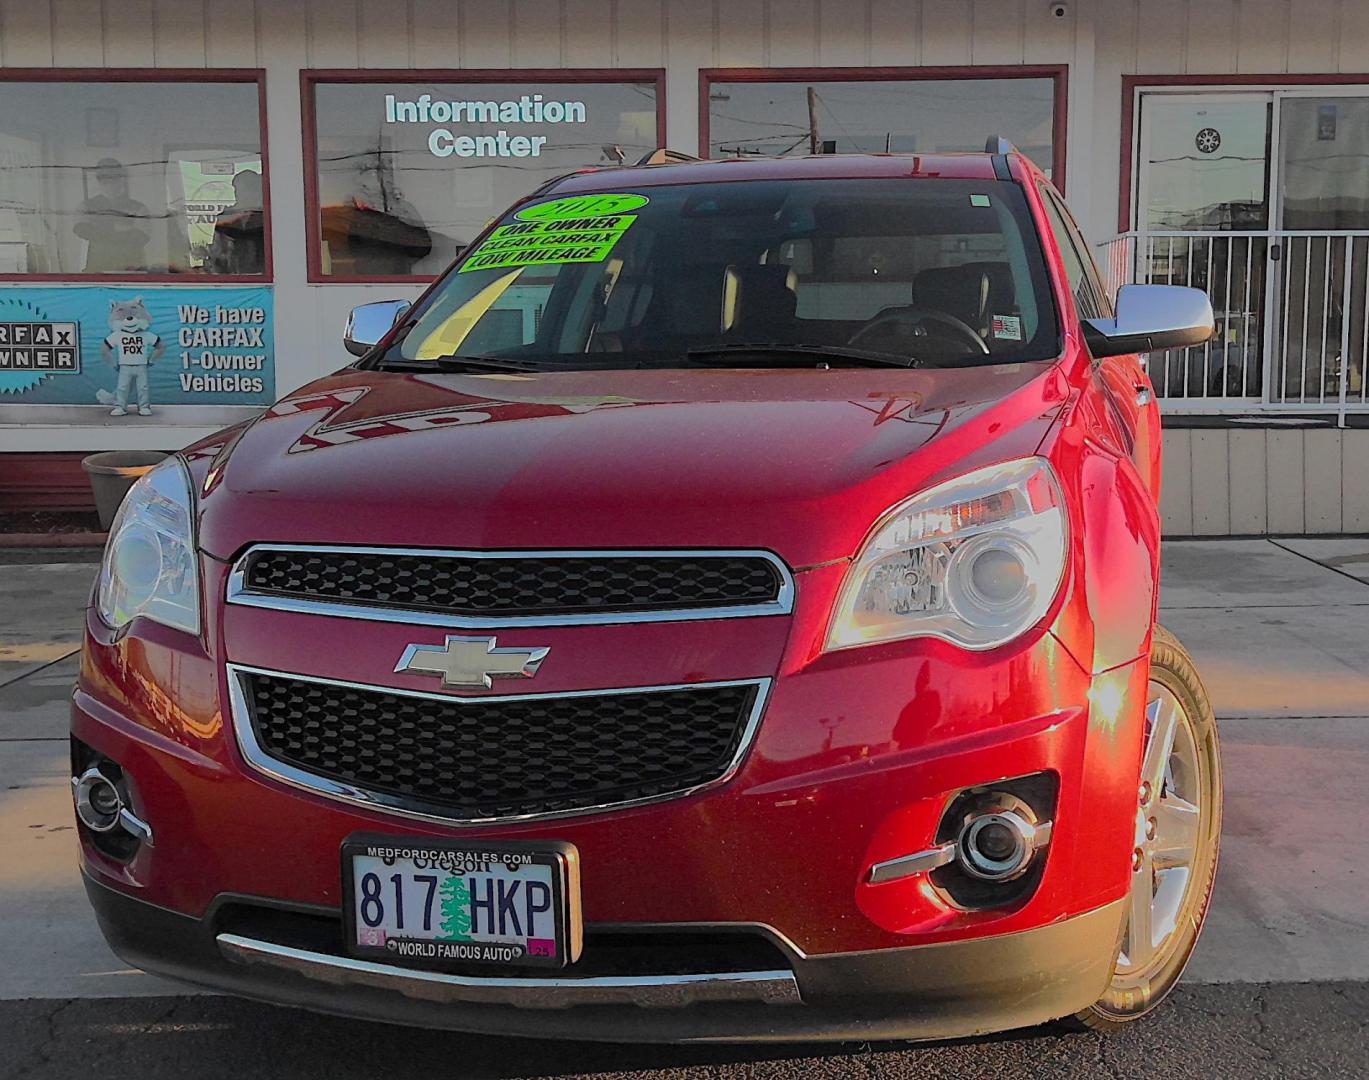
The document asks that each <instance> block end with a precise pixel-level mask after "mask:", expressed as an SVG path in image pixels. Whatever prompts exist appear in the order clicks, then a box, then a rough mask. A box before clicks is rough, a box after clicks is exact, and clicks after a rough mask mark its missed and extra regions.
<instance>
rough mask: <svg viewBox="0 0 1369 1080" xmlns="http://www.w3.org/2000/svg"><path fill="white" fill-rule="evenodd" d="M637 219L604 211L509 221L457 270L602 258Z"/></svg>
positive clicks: (487, 238) (496, 230) (577, 261)
mask: <svg viewBox="0 0 1369 1080" xmlns="http://www.w3.org/2000/svg"><path fill="white" fill-rule="evenodd" d="M605 197H606V198H622V197H623V196H605ZM632 197H635V198H640V196H632ZM557 201H559V202H576V201H581V200H574V199H561V200H557ZM642 201H643V202H645V201H646V200H645V199H643V200H642ZM545 205H550V204H545ZM533 209H538V208H537V207H534V208H533ZM519 216H520V217H521V215H519ZM636 220H637V218H636V215H634V214H607V215H597V216H593V217H565V218H563V217H557V218H555V219H552V220H545V221H543V220H538V221H515V222H513V223H512V224H509V225H500V226H499V227H498V228H497V229H495V230H494V231H493V232H492V233H490V235H489V236H487V237H486V238H485V240H484V242H483V243H482V244H480V246H479V247H477V248H476V249H475V250H474V251H472V252H471V253H470V255H468V256H467V257H466V261H465V262H463V263H462V264H461V268H460V270H458V271H457V272H458V273H462V274H464V273H466V272H467V271H470V270H495V269H499V268H501V267H508V266H554V265H559V264H561V263H597V262H603V261H604V260H605V259H607V258H608V255H609V252H611V251H612V250H613V248H614V245H615V244H617V243H618V241H619V240H621V239H622V237H623V233H625V232H627V231H628V229H630V228H631V227H632V223H633V222H634V221H636Z"/></svg>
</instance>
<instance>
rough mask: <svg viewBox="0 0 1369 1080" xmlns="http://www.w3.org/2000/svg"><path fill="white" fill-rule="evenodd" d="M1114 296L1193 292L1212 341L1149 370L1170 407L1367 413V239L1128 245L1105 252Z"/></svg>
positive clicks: (1194, 235) (1130, 239)
mask: <svg viewBox="0 0 1369 1080" xmlns="http://www.w3.org/2000/svg"><path fill="white" fill-rule="evenodd" d="M1102 256H1103V257H1102V259H1101V262H1102V265H1103V269H1104V274H1105V277H1106V279H1107V284H1108V287H1109V289H1110V290H1112V291H1113V292H1114V294H1115V292H1116V290H1117V289H1118V288H1119V287H1121V286H1122V285H1124V284H1127V283H1129V282H1143V283H1153V284H1171V285H1191V286H1194V287H1196V288H1200V289H1203V290H1205V291H1206V292H1207V293H1208V295H1209V296H1210V297H1211V298H1212V308H1213V312H1214V314H1215V315H1216V321H1217V333H1216V334H1215V335H1214V336H1213V338H1212V340H1211V341H1209V342H1207V343H1206V344H1204V345H1201V346H1194V347H1193V348H1189V349H1173V350H1169V351H1167V352H1162V353H1156V354H1154V355H1152V356H1151V358H1150V370H1151V378H1152V381H1153V382H1154V383H1155V388H1156V392H1157V393H1158V394H1159V395H1160V396H1161V397H1162V398H1164V399H1165V401H1166V406H1167V407H1168V408H1169V409H1171V410H1174V409H1176V408H1198V409H1208V410H1211V409H1223V410H1230V409H1244V410H1249V409H1250V408H1252V407H1254V408H1259V409H1262V410H1288V409H1296V410H1301V411H1336V412H1339V413H1340V414H1341V415H1342V416H1343V415H1344V414H1345V412H1346V411H1348V410H1361V409H1365V408H1369V232H1349V231H1346V232H1301V231H1287V230H1273V231H1263V232H1220V233H1217V232H1207V233H1203V232H1155V233H1126V234H1123V235H1121V236H1119V237H1117V238H1116V239H1114V240H1112V241H1110V242H1109V243H1107V244H1104V245H1102Z"/></svg>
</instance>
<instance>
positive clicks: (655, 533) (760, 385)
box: [187, 364, 1066, 567]
mask: <svg viewBox="0 0 1369 1080" xmlns="http://www.w3.org/2000/svg"><path fill="white" fill-rule="evenodd" d="M1065 386H1066V384H1065V381H1064V379H1063V376H1062V374H1061V372H1060V370H1059V369H1058V368H1057V367H1055V366H1054V365H1050V364H1015V365H1003V366H999V367H979V368H971V369H963V370H903V369H890V370H884V369H835V370H819V369H804V370H797V371H796V370H718V369H705V370H699V371H691V370H668V371H663V370H657V371H637V370H624V371H588V372H559V373H545V374H543V373H538V374H530V375H522V374H519V375H511V376H510V375H465V374H451V375H446V374H421V375H413V374H397V373H392V372H376V371H361V370H355V369H349V370H345V371H343V372H339V373H337V374H335V375H332V376H329V377H327V378H325V379H321V380H319V381H318V382H315V383H312V384H310V385H308V386H306V387H304V388H303V389H301V390H299V391H297V392H296V393H294V394H292V395H290V396H289V397H287V398H285V399H284V400H282V401H281V402H279V403H278V404H276V405H274V406H273V407H271V408H270V409H269V410H267V411H266V413H265V414H263V415H262V416H261V417H260V418H258V419H257V420H256V421H254V422H252V423H251V424H248V425H245V426H243V427H241V428H238V429H232V430H231V431H230V432H228V433H223V434H221V435H220V436H217V437H213V438H211V439H208V440H205V441H204V442H203V443H200V444H198V445H196V446H194V447H191V448H190V450H189V451H187V457H188V459H189V460H190V462H191V465H192V468H193V470H194V472H195V474H196V480H197V484H198V486H199V487H200V494H201V498H200V522H199V527H200V532H199V536H200V545H201V547H202V548H203V549H204V550H205V551H206V552H207V553H208V554H210V555H212V556H215V557H217V558H221V559H226V558H231V557H232V556H233V555H234V554H235V553H236V552H238V551H239V550H240V549H241V548H242V547H243V546H245V545H246V544H249V543H253V542H264V541H275V542H283V543H332V544H365V545H382V546H400V545H403V546H410V545H411V546H422V547H446V548H472V549H514V548H523V549H531V548H541V549H546V548H571V549H575V548H578V549H587V548H600V549H602V548H617V549H627V548H695V547H706V548H766V549H769V550H772V551H775V552H777V553H778V554H780V555H781V556H782V557H783V558H784V559H786V560H787V561H788V562H789V563H790V565H792V566H795V567H804V566H810V565H813V564H816V563H821V562H825V561H829V560H833V559H841V558H847V557H850V556H851V555H852V554H853V553H854V552H855V549H856V548H857V547H858V545H859V543H860V541H861V539H862V537H863V536H864V535H865V534H866V532H867V531H868V530H869V528H870V526H871V525H872V524H873V522H874V521H875V519H876V518H877V517H878V516H879V515H880V513H881V512H883V511H884V510H885V509H887V508H888V507H889V506H890V505H892V504H893V503H895V502H897V501H898V500H900V499H902V498H904V497H906V496H907V495H908V494H910V493H911V492H913V491H916V490H918V489H919V488H920V487H922V486H925V485H926V484H927V483H928V482H931V481H934V480H936V479H939V478H940V477H942V476H945V475H949V474H954V473H955V472H959V471H962V470H963V469H966V468H972V467H974V466H975V465H977V464H983V463H985V462H988V461H993V460H1002V459H1005V458H1008V457H1013V456H1018V455H1022V454H1030V453H1032V452H1034V451H1035V449H1036V448H1037V446H1039V445H1040V442H1041V439H1042V438H1043V437H1044V435H1045V433H1046V430H1047V427H1048V425H1049V423H1050V421H1051V420H1052V419H1053V418H1054V417H1055V416H1056V415H1057V414H1058V413H1059V411H1060V406H1061V404H1062V402H1063V399H1064V395H1065Z"/></svg>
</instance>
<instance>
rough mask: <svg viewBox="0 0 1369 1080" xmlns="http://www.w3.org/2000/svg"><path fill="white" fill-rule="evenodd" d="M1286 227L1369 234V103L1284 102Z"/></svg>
mask: <svg viewBox="0 0 1369 1080" xmlns="http://www.w3.org/2000/svg"><path fill="white" fill-rule="evenodd" d="M1280 110H1281V111H1280V115H1279V136H1280V138H1279V141H1280V143H1281V144H1282V146H1281V151H1282V160H1281V162H1280V170H1279V175H1280V177H1281V181H1282V187H1283V227H1284V228H1285V229H1303V230H1308V231H1319V230H1326V229H1369V98H1362V97H1351V98H1300V97H1286V98H1284V99H1283V101H1282V102H1280Z"/></svg>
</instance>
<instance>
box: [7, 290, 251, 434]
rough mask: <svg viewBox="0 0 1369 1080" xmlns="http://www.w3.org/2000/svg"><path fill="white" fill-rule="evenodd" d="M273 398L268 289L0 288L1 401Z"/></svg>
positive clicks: (118, 405)
mask: <svg viewBox="0 0 1369 1080" xmlns="http://www.w3.org/2000/svg"><path fill="white" fill-rule="evenodd" d="M274 398H275V347H274V342H273V340H272V309H271V290H270V289H269V288H266V287H256V286H254V287H250V288H230V287H215V288H182V287H181V286H165V285H161V286H159V285H149V286H146V287H136V286H92V287H85V286H73V287H70V288H28V287H20V286H16V287H11V288H3V289H0V406H7V405H65V406H86V407H88V412H87V410H82V413H81V414H80V416H81V420H78V421H77V422H81V421H84V420H86V419H87V417H88V419H89V421H90V422H93V423H117V422H118V418H119V417H125V416H134V415H138V416H160V417H161V418H162V419H163V420H164V421H165V422H169V423H175V422H176V417H175V413H176V410H177V409H178V408H181V407H184V406H188V405H200V406H224V405H238V406H242V405H246V406H264V405H269V404H270V403H271V402H272V401H273V400H274Z"/></svg>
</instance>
